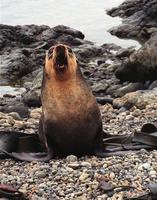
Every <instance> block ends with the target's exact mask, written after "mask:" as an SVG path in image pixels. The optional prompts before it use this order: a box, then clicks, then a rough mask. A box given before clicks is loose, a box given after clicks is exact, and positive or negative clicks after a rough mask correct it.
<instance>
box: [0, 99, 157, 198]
mask: <svg viewBox="0 0 157 200" xmlns="http://www.w3.org/2000/svg"><path fill="white" fill-rule="evenodd" d="M100 109H101V112H102V118H103V124H104V130H106V131H107V132H108V133H111V134H117V133H131V132H134V131H135V130H139V129H140V128H141V125H142V124H143V123H146V122H154V121H156V120H157V112H156V109H157V103H151V102H150V104H148V105H146V107H145V109H139V108H136V107H135V106H134V107H132V108H131V109H130V110H122V109H119V110H118V109H114V108H113V107H112V106H111V105H110V104H106V105H104V106H100ZM40 112H41V108H37V109H33V110H31V114H30V118H28V119H24V120H19V118H18V114H17V113H11V114H4V113H0V124H1V125H0V126H1V129H8V130H12V129H14V130H21V131H23V130H25V131H27V132H30V133H33V132H35V131H36V130H37V128H38V118H39V116H40ZM15 119H16V120H15ZM17 119H18V120H17ZM2 122H3V123H2ZM0 162H1V164H0V177H1V180H0V183H3V184H11V185H13V186H15V187H16V188H18V189H20V190H21V191H22V192H24V193H25V194H26V196H27V197H28V198H29V199H30V200H38V199H39V200H41V199H42V200H44V199H45V200H47V199H59V200H60V199H65V200H66V199H67V200H74V199H78V200H86V199H89V200H94V199H95V200H104V199H106V200H114V199H119V200H120V199H121V200H122V199H124V198H125V197H126V196H127V197H130V196H136V195H141V194H144V193H146V192H147V190H148V184H149V183H153V182H156V181H157V165H156V163H157V151H156V150H154V151H150V152H148V151H146V150H144V149H141V151H140V152H135V153H130V154H128V155H125V156H113V157H108V158H98V157H95V156H90V157H89V156H86V157H81V158H77V157H75V156H73V155H70V156H68V157H66V158H64V159H52V160H51V161H49V162H48V163H42V162H30V163H29V162H19V161H15V160H11V159H6V160H0ZM102 180H104V181H106V182H108V183H111V184H112V185H113V186H120V185H123V186H128V185H129V186H135V187H136V189H129V190H128V191H125V192H116V193H115V194H114V195H113V196H111V197H108V195H107V194H105V192H104V191H103V190H101V189H100V182H101V181H102Z"/></svg>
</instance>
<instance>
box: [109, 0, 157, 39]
mask: <svg viewBox="0 0 157 200" xmlns="http://www.w3.org/2000/svg"><path fill="white" fill-rule="evenodd" d="M156 8H157V2H156V0H149V1H145V0H134V1H125V2H123V3H122V4H121V5H120V6H119V7H118V8H113V9H111V10H109V11H108V14H109V15H111V16H113V17H115V16H120V17H122V18H124V20H123V23H122V25H120V26H118V27H115V28H114V29H111V30H110V32H111V33H112V34H114V35H117V36H118V37H121V38H136V39H137V40H139V41H141V42H145V41H146V40H148V39H149V38H150V36H151V31H150V29H152V27H156V24H157V20H156V18H155V17H154V16H155V15H156ZM153 32H154V31H153Z"/></svg>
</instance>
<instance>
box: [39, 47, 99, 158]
mask: <svg viewBox="0 0 157 200" xmlns="http://www.w3.org/2000/svg"><path fill="white" fill-rule="evenodd" d="M41 102H42V115H41V119H40V129H39V138H40V140H41V141H44V144H45V148H46V149H47V151H48V152H49V151H50V152H53V155H54V156H56V155H57V156H58V155H59V156H60V155H61V156H62V155H68V154H74V155H83V154H89V153H93V152H94V150H95V149H96V148H99V147H100V144H101V142H102V119H101V114H100V110H99V107H98V105H97V102H96V99H95V97H94V96H93V94H92V91H91V89H90V88H89V86H88V85H87V83H86V81H85V79H84V77H83V75H82V73H81V70H80V68H79V65H78V63H77V59H76V56H75V54H74V53H73V51H72V49H71V48H70V47H69V46H66V45H62V44H59V45H56V46H53V47H51V48H50V50H49V51H48V52H47V54H46V59H45V67H44V70H43V81H42V90H41Z"/></svg>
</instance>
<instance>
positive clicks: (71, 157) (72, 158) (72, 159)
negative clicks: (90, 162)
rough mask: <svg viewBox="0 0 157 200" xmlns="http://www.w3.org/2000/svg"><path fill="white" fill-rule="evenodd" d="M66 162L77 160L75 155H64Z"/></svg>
mask: <svg viewBox="0 0 157 200" xmlns="http://www.w3.org/2000/svg"><path fill="white" fill-rule="evenodd" d="M66 160H67V162H69V163H70V162H76V161H77V157H76V156H74V155H69V156H67V157H66Z"/></svg>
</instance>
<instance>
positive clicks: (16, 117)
mask: <svg viewBox="0 0 157 200" xmlns="http://www.w3.org/2000/svg"><path fill="white" fill-rule="evenodd" d="M9 116H11V117H13V118H14V119H15V120H21V117H20V115H19V114H18V113H17V112H11V113H9Z"/></svg>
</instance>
